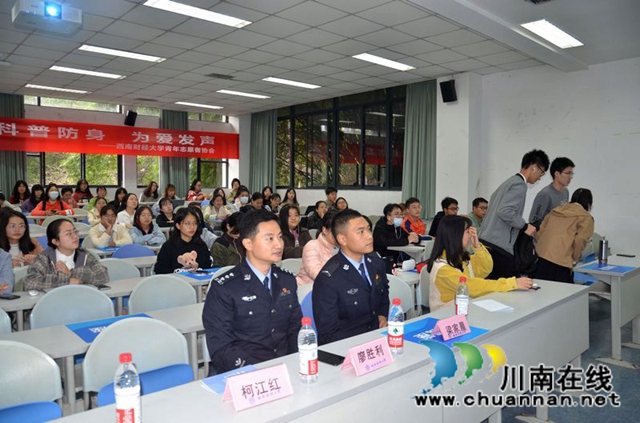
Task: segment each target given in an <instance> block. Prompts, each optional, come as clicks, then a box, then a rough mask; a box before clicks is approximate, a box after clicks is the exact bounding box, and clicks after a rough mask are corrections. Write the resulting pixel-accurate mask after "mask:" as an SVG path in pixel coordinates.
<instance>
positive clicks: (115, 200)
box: [109, 187, 128, 211]
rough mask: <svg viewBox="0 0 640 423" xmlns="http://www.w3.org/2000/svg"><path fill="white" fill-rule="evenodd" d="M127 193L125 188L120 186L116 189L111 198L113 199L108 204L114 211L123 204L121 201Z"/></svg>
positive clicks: (119, 208)
mask: <svg viewBox="0 0 640 423" xmlns="http://www.w3.org/2000/svg"><path fill="white" fill-rule="evenodd" d="M127 194H128V192H127V190H126V188H123V187H120V188H118V189H117V190H116V195H115V197H114V198H113V201H110V202H109V204H111V205H112V206H113V207H114V208H115V209H116V211H119V210H121V207H122V205H123V201H124V197H125V196H126V195H127Z"/></svg>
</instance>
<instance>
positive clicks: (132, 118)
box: [124, 110, 138, 126]
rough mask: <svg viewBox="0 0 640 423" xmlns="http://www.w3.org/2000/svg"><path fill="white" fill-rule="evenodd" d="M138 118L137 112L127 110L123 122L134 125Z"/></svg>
mask: <svg viewBox="0 0 640 423" xmlns="http://www.w3.org/2000/svg"><path fill="white" fill-rule="evenodd" d="M137 118H138V114H137V113H136V112H133V111H131V110H129V111H128V112H127V116H125V118H124V124H125V125H127V126H136V119H137Z"/></svg>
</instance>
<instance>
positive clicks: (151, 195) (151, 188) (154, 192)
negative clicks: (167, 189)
mask: <svg viewBox="0 0 640 423" xmlns="http://www.w3.org/2000/svg"><path fill="white" fill-rule="evenodd" d="M157 200H158V184H157V183H156V181H151V182H149V185H147V187H146V188H145V189H144V191H142V194H140V201H141V202H143V203H144V202H153V201H157Z"/></svg>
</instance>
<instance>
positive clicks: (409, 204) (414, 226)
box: [402, 197, 427, 235]
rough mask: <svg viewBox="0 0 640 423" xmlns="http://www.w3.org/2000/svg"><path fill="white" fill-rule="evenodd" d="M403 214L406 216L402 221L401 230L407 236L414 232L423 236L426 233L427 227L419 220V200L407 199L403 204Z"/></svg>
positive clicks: (420, 209) (420, 210)
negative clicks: (404, 208)
mask: <svg viewBox="0 0 640 423" xmlns="http://www.w3.org/2000/svg"><path fill="white" fill-rule="evenodd" d="M404 204H405V207H406V210H405V213H406V214H407V215H406V217H405V218H404V220H403V221H402V229H404V231H405V232H406V233H408V234H410V233H411V232H415V233H417V234H418V235H425V234H426V233H427V227H426V226H425V225H424V222H423V221H422V220H421V219H420V212H422V206H421V205H420V200H418V199H417V198H416V197H411V198H409V199H408V200H407V201H406V202H405V203H404Z"/></svg>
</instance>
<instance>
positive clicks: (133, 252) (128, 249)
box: [111, 244, 156, 258]
mask: <svg viewBox="0 0 640 423" xmlns="http://www.w3.org/2000/svg"><path fill="white" fill-rule="evenodd" d="M155 255H156V253H154V252H153V250H152V249H150V248H149V247H145V246H144V245H140V244H127V245H123V246H122V247H120V248H118V249H117V250H116V252H115V253H113V255H112V256H111V257H113V258H132V257H148V256H155Z"/></svg>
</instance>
